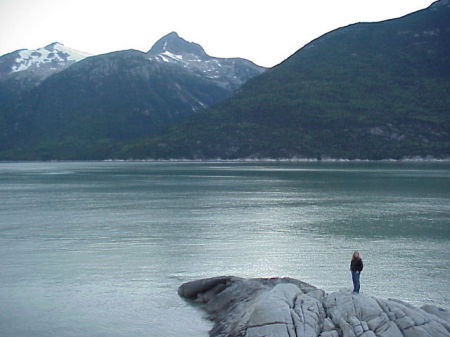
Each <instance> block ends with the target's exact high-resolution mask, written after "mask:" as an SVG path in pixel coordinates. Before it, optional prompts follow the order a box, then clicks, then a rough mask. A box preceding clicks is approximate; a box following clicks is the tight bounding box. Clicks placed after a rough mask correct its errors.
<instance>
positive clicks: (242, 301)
mask: <svg viewBox="0 0 450 337" xmlns="http://www.w3.org/2000/svg"><path fill="white" fill-rule="evenodd" d="M178 293H179V295H180V296H182V297H184V298H187V299H189V300H193V301H196V302H201V303H203V308H204V309H205V310H206V311H207V312H208V313H209V318H210V319H211V320H212V321H214V322H215V325H214V327H213V329H212V330H211V331H210V336H212V337H450V314H449V313H448V311H447V310H444V309H441V308H437V307H434V306H424V307H422V308H417V307H414V306H412V305H410V304H408V303H405V302H402V301H399V300H395V299H388V300H384V299H378V298H374V297H370V296H366V295H363V294H357V295H354V294H352V293H350V292H349V291H339V292H334V293H331V294H326V293H325V292H324V291H323V290H320V289H317V288H315V287H314V286H312V285H309V284H307V283H304V282H302V281H299V280H295V279H291V278H270V279H263V278H261V279H242V278H238V277H232V276H220V277H214V278H210V279H204V280H197V281H193V282H188V283H185V284H183V285H182V286H181V287H180V288H179V289H178Z"/></svg>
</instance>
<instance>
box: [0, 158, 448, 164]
mask: <svg viewBox="0 0 450 337" xmlns="http://www.w3.org/2000/svg"><path fill="white" fill-rule="evenodd" d="M70 162H156V163H177V162H178V163H320V162H324V163H450V157H448V158H431V157H425V158H423V157H407V158H402V159H344V158H322V159H317V158H277V159H275V158H257V159H256V158H238V159H221V158H214V159H213V158H211V159H183V158H181V159H175V158H174V159H151V158H148V159H92V160H84V159H68V160H65V159H62V160H59V159H54V160H0V164H5V163H70Z"/></svg>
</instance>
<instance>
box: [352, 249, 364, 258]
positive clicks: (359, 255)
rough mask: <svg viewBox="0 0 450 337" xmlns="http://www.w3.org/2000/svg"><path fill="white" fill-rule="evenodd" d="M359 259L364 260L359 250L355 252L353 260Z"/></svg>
mask: <svg viewBox="0 0 450 337" xmlns="http://www.w3.org/2000/svg"><path fill="white" fill-rule="evenodd" d="M356 255H358V257H356ZM357 258H358V259H362V256H361V253H360V252H359V251H358V250H355V251H354V252H353V255H352V260H356V259H357Z"/></svg>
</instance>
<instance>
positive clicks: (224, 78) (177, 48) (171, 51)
mask: <svg viewBox="0 0 450 337" xmlns="http://www.w3.org/2000/svg"><path fill="white" fill-rule="evenodd" d="M147 54H148V55H149V56H150V58H151V59H152V60H155V61H159V62H165V63H171V64H177V65H179V66H182V67H183V68H185V69H189V70H190V71H192V72H194V73H199V74H202V75H203V76H205V77H207V78H209V79H210V80H212V81H214V82H215V83H216V84H217V85H219V86H220V87H223V88H225V89H229V90H236V89H237V88H239V87H240V86H241V85H242V84H243V83H245V82H246V81H248V80H249V79H250V78H252V77H254V76H256V75H259V74H261V73H262V69H263V68H261V67H260V66H257V65H255V64H254V63H253V62H251V61H249V60H246V59H242V58H218V57H211V56H209V55H207V54H206V52H205V51H204V50H203V48H202V47H201V46H200V45H198V44H196V43H193V42H187V41H185V40H183V39H182V38H180V37H179V36H178V34H177V33H175V32H172V33H170V34H168V35H166V36H164V37H163V38H162V39H160V40H159V41H158V42H156V43H155V45H154V46H153V47H152V48H151V49H150V50H149V51H148V53H147Z"/></svg>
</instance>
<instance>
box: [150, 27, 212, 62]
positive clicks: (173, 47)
mask: <svg viewBox="0 0 450 337" xmlns="http://www.w3.org/2000/svg"><path fill="white" fill-rule="evenodd" d="M164 52H170V53H172V54H176V55H183V54H194V55H196V56H198V57H202V58H203V57H206V56H207V55H206V53H205V51H204V49H203V48H202V46H200V45H199V44H197V43H194V42H188V41H186V40H184V39H183V38H181V37H180V36H179V35H178V34H177V33H176V32H172V33H169V34H167V35H165V36H163V37H162V38H161V39H159V40H158V41H157V42H156V43H155V44H154V45H153V47H152V48H151V49H150V50H149V51H148V54H149V55H158V54H162V53H164Z"/></svg>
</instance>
